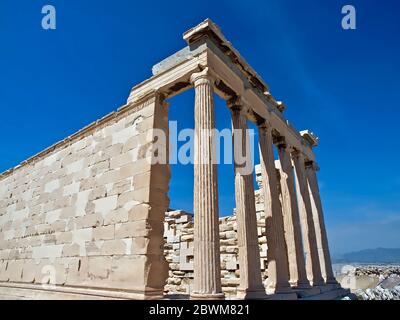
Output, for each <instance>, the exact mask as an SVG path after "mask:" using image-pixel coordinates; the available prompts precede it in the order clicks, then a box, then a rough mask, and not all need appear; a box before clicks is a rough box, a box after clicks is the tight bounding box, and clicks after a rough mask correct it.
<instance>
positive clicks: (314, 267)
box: [292, 151, 324, 286]
mask: <svg viewBox="0 0 400 320" xmlns="http://www.w3.org/2000/svg"><path fill="white" fill-rule="evenodd" d="M292 159H293V163H294V168H295V171H296V192H297V201H298V205H299V211H300V220H301V225H302V227H303V228H302V229H303V233H302V234H303V245H304V253H305V258H306V271H307V277H308V280H309V281H311V282H312V284H313V286H319V285H323V284H324V279H323V278H322V274H321V267H320V262H319V257H318V248H317V241H316V235H315V228H314V219H313V212H312V207H311V200H310V193H309V191H308V184H307V178H306V173H305V162H304V156H303V154H301V153H300V152H297V151H296V152H293V153H292Z"/></svg>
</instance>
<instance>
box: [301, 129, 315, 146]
mask: <svg viewBox="0 0 400 320" xmlns="http://www.w3.org/2000/svg"><path fill="white" fill-rule="evenodd" d="M300 135H301V136H302V137H303V138H304V139H305V140H306V141H307V142H308V143H309V145H310V146H311V147H316V146H317V145H318V140H319V138H318V137H317V136H316V135H315V134H314V133H313V132H311V131H310V130H303V131H300Z"/></svg>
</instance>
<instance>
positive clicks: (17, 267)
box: [6, 260, 24, 282]
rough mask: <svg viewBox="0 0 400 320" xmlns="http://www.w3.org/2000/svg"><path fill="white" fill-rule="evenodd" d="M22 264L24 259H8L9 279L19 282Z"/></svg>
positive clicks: (7, 271)
mask: <svg viewBox="0 0 400 320" xmlns="http://www.w3.org/2000/svg"><path fill="white" fill-rule="evenodd" d="M23 265H24V260H11V261H8V266H7V270H6V273H7V276H6V277H7V278H8V279H9V281H14V282H20V281H21V279H22V269H23Z"/></svg>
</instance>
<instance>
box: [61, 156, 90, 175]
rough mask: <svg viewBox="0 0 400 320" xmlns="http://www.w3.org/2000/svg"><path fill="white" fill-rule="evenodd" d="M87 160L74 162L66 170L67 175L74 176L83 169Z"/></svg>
mask: <svg viewBox="0 0 400 320" xmlns="http://www.w3.org/2000/svg"><path fill="white" fill-rule="evenodd" d="M84 160H85V159H80V160H78V161H75V162H72V163H71V164H68V165H67V166H66V167H65V168H66V170H67V174H73V173H75V172H78V171H80V170H82V169H83V165H84Z"/></svg>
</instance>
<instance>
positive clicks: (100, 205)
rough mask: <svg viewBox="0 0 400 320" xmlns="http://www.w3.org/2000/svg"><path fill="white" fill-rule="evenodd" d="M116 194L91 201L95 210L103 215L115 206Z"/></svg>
mask: <svg viewBox="0 0 400 320" xmlns="http://www.w3.org/2000/svg"><path fill="white" fill-rule="evenodd" d="M117 201H118V196H116V195H115V196H111V197H106V198H102V199H98V200H95V201H93V203H94V205H95V212H99V213H101V214H102V216H103V217H105V215H106V214H107V213H109V212H110V211H112V210H114V209H115V208H116V207H117Z"/></svg>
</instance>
